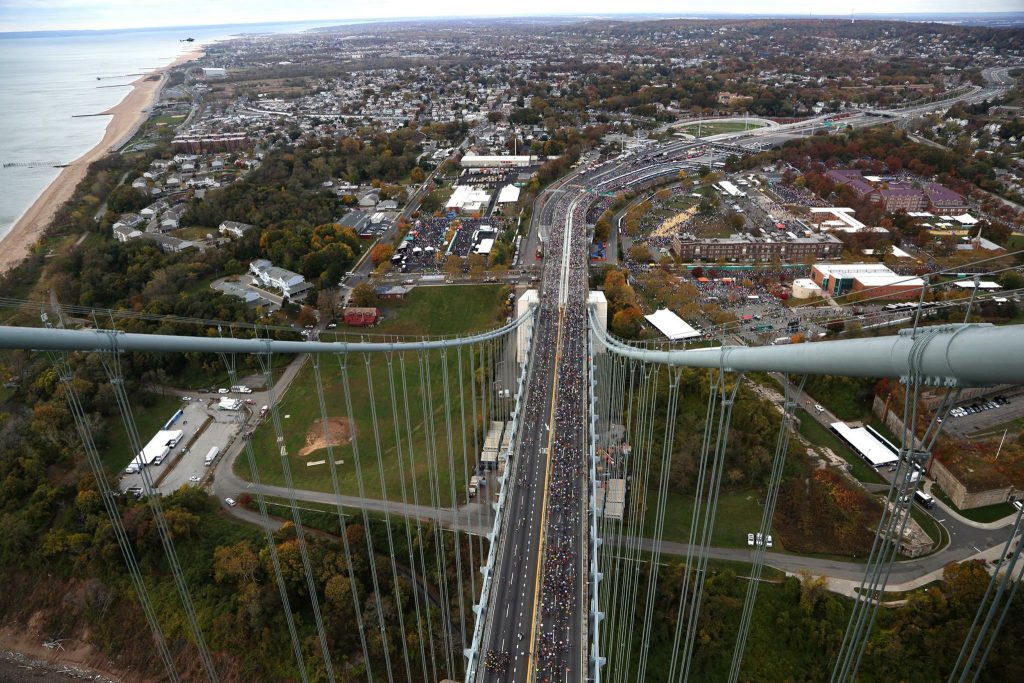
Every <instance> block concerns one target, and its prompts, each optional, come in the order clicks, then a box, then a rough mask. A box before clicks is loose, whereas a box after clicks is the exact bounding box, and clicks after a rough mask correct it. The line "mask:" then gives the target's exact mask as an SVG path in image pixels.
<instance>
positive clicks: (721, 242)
mask: <svg viewBox="0 0 1024 683" xmlns="http://www.w3.org/2000/svg"><path fill="white" fill-rule="evenodd" d="M672 251H673V253H675V255H676V256H677V257H678V258H680V259H681V260H683V261H697V260H700V261H744V262H748V261H751V262H753V261H772V260H775V259H778V260H779V261H802V260H804V259H805V258H807V257H809V256H811V257H814V258H815V259H831V258H838V257H839V255H840V254H841V253H842V251H843V243H842V242H841V241H840V240H839V239H837V238H835V237H833V236H832V235H826V234H817V233H811V235H810V236H809V237H806V236H805V237H797V236H795V235H791V234H788V233H787V234H783V235H773V236H762V237H754V236H753V235H748V234H736V235H732V236H730V237H712V238H697V237H694V236H693V235H689V234H682V235H677V236H676V237H674V238H672Z"/></svg>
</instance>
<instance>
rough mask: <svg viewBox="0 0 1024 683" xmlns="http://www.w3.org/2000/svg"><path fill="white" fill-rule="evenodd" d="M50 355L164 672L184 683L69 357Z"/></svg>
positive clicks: (175, 682) (174, 679)
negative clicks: (126, 526) (90, 423)
mask: <svg viewBox="0 0 1024 683" xmlns="http://www.w3.org/2000/svg"><path fill="white" fill-rule="evenodd" d="M47 355H48V356H49V359H50V364H51V365H52V366H53V369H54V371H55V372H56V373H57V377H58V378H59V380H60V383H61V386H62V387H63V389H64V398H65V399H66V400H67V403H68V410H69V411H70V412H71V416H72V417H73V418H74V420H75V429H76V430H77V431H78V438H79V439H80V440H81V441H82V448H83V449H84V450H85V455H86V460H87V461H88V463H89V468H90V470H91V471H92V476H93V478H94V479H95V480H96V486H97V488H98V489H99V493H100V499H101V500H102V501H103V507H104V508H105V509H106V511H107V517H108V518H109V519H110V525H111V528H112V529H113V531H114V538H115V539H116V540H117V546H118V548H120V550H121V556H122V557H124V562H125V565H127V567H128V575H129V577H130V578H131V581H132V586H133V587H134V588H135V594H136V595H137V596H138V598H139V605H141V606H142V612H143V614H144V615H145V617H146V622H147V623H148V624H149V629H150V631H152V632H153V642H154V644H155V645H156V650H157V655H159V657H160V661H161V663H162V664H163V666H164V671H166V672H167V678H168V679H169V680H170V681H171V683H177V682H178V681H180V680H181V678H180V677H179V675H178V669H177V667H176V666H175V665H174V659H173V658H172V657H171V652H170V650H169V649H168V647H167V639H166V638H165V637H164V632H163V629H162V628H160V621H159V620H158V619H157V616H156V610H154V609H153V601H152V599H151V598H150V596H149V589H148V588H146V582H145V581H144V580H143V578H142V571H141V569H140V568H139V563H138V561H137V560H136V559H135V552H134V551H133V550H132V546H131V540H130V539H129V538H128V533H127V531H125V528H124V521H123V520H122V519H121V512H120V511H119V510H118V509H117V502H116V500H115V498H114V493H113V491H111V490H110V484H109V482H108V481H107V473H106V471H105V470H104V468H103V461H102V460H101V459H100V454H99V451H98V450H97V448H96V441H95V439H94V438H93V435H92V427H90V426H89V419H88V417H87V415H86V413H85V409H84V408H83V407H82V402H81V400H80V399H79V397H78V391H77V390H76V389H75V383H74V373H73V372H72V370H71V366H70V365H69V363H68V360H67V355H66V354H58V353H49V354H47Z"/></svg>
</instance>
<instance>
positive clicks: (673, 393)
mask: <svg viewBox="0 0 1024 683" xmlns="http://www.w3.org/2000/svg"><path fill="white" fill-rule="evenodd" d="M681 374H682V371H681V370H680V369H678V368H674V369H673V370H672V371H671V373H670V375H669V377H668V406H667V410H666V416H665V433H664V435H663V436H662V439H663V442H662V447H661V462H660V463H659V464H660V469H661V472H660V473H659V480H658V499H657V503H656V505H657V510H656V512H655V521H654V539H653V540H654V546H653V548H652V552H651V572H650V574H648V575H647V601H646V608H645V610H644V620H643V637H642V638H641V647H640V665H639V666H638V667H637V670H638V676H640V677H644V678H646V676H647V660H648V653H649V652H650V643H651V627H652V622H653V621H654V619H653V616H654V601H655V596H656V591H657V585H658V566H659V563H660V560H661V539H662V536H663V534H664V529H665V506H666V503H667V500H668V482H669V472H670V470H671V468H672V451H673V450H674V444H675V433H676V411H677V409H678V407H679V379H680V375H681Z"/></svg>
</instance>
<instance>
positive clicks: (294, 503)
mask: <svg viewBox="0 0 1024 683" xmlns="http://www.w3.org/2000/svg"><path fill="white" fill-rule="evenodd" d="M256 359H257V360H258V361H259V363H260V366H261V368H262V370H263V378H264V382H265V385H266V389H267V402H268V403H269V404H270V416H271V421H272V422H273V425H274V437H275V440H276V443H277V451H278V455H279V456H280V461H281V472H282V474H283V475H284V482H285V486H287V487H288V504H289V507H290V508H291V513H292V523H293V524H294V525H295V539H296V541H297V542H298V546H299V558H300V560H301V561H302V570H303V573H304V574H305V577H306V590H308V591H309V601H310V604H311V605H312V607H313V619H314V621H315V622H316V632H317V636H318V637H319V638H320V654H321V655H322V656H323V659H324V672H325V673H326V674H327V680H328V681H330V683H334V680H335V678H334V663H333V662H332V661H331V651H330V647H329V646H328V644H327V633H326V631H325V629H324V620H323V615H322V614H321V613H320V598H319V596H318V595H317V589H316V580H315V579H314V578H313V565H312V564H311V563H310V561H309V548H308V547H307V545H306V531H305V529H304V528H303V526H302V517H301V515H300V513H299V503H298V500H296V498H295V483H294V482H293V481H292V467H291V463H290V462H288V450H287V447H286V446H285V440H284V428H283V427H282V426H281V411H280V407H279V405H278V402H279V397H278V395H277V391H276V390H275V388H274V366H273V363H272V362H271V360H272V359H271V356H270V354H269V353H268V354H266V355H263V354H258V355H257V356H256Z"/></svg>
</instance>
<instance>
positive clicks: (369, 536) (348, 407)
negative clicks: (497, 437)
mask: <svg viewBox="0 0 1024 683" xmlns="http://www.w3.org/2000/svg"><path fill="white" fill-rule="evenodd" d="M338 366H339V368H338V369H339V372H340V374H341V388H342V394H343V395H344V399H345V414H346V416H347V417H348V419H349V421H350V423H351V424H352V425H355V424H356V413H355V410H353V408H352V386H351V382H350V381H349V372H348V358H347V356H342V355H340V354H339V356H338ZM370 401H371V402H372V401H373V397H372V396H371V397H370ZM351 434H352V441H351V445H352V461H353V467H354V469H355V473H356V487H357V489H358V491H359V497H360V498H366V483H365V482H364V481H363V468H362V463H361V462H360V458H359V434H358V432H357V430H355V429H353V430H352V431H351ZM360 512H362V517H363V538H364V539H365V540H366V553H367V560H368V564H369V566H370V580H371V582H372V584H373V599H374V608H375V609H376V611H377V628H378V630H379V631H380V644H381V649H382V650H383V651H384V668H385V671H386V674H387V679H388V683H394V680H395V677H394V672H393V671H392V668H391V648H390V647H388V630H387V625H386V624H385V623H384V610H383V608H382V606H381V595H380V581H379V579H378V577H377V560H376V554H375V553H374V550H373V533H372V532H371V529H370V515H369V512H367V510H366V508H365V507H362V508H360Z"/></svg>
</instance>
